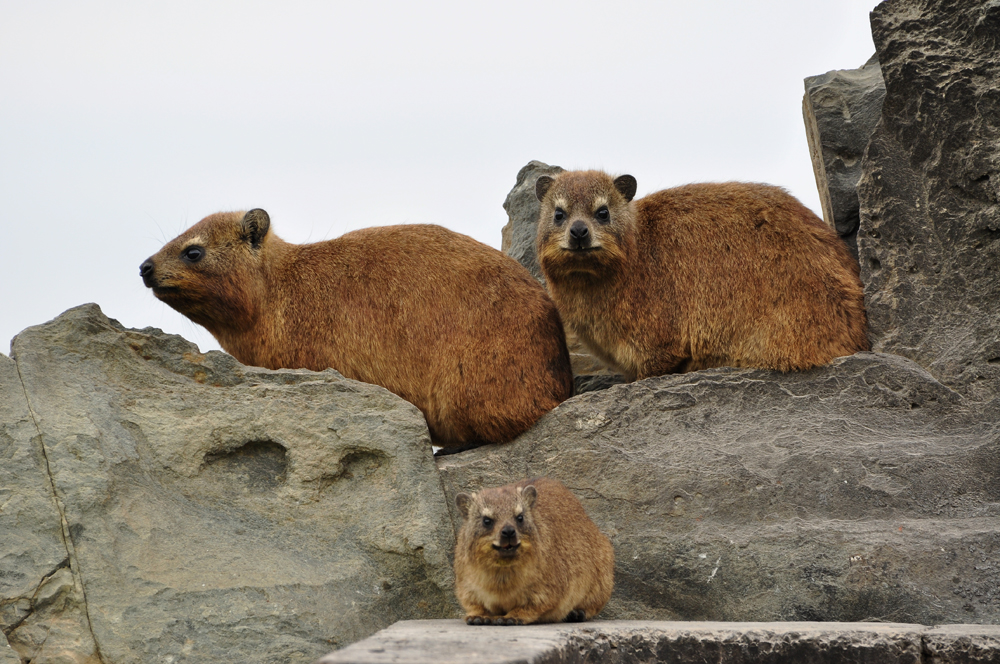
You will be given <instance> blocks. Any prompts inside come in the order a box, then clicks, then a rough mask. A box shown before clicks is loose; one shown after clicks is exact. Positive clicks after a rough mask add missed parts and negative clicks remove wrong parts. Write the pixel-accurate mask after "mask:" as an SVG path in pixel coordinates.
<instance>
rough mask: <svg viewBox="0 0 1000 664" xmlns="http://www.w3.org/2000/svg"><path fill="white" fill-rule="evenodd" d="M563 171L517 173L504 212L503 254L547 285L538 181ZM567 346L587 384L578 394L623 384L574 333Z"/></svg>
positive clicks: (535, 167)
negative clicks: (539, 242)
mask: <svg viewBox="0 0 1000 664" xmlns="http://www.w3.org/2000/svg"><path fill="white" fill-rule="evenodd" d="M562 172H563V169H562V168H560V167H559V166H549V165H548V164H543V163H542V162H540V161H529V162H528V164H527V165H526V166H525V167H524V168H522V169H521V170H520V171H518V173H517V182H516V183H515V184H514V188H513V189H511V190H510V193H509V194H507V199H506V200H505V201H504V202H503V209H504V210H506V211H507V224H506V225H505V226H504V227H503V230H502V233H501V234H502V242H501V245H500V248H501V250H502V251H503V252H504V253H505V254H507V255H508V256H510V257H511V258H513V259H515V260H516V261H518V262H519V263H520V264H521V265H523V266H524V267H526V268H528V271H529V272H531V276H533V277H534V278H535V279H537V280H538V281H540V282H541V283H542V284H543V285H544V284H545V277H544V276H543V275H542V268H541V266H539V264H538V251H537V250H536V247H535V245H536V238H537V236H538V213H539V210H540V209H541V205H540V203H539V202H538V199H537V198H536V197H535V181H536V180H537V179H538V178H539V177H541V176H542V175H557V174H559V173H562ZM566 346H567V347H568V348H569V359H570V364H571V365H572V367H573V375H574V376H576V377H578V378H581V377H586V378H584V379H583V380H577V381H576V385H575V390H576V393H577V394H580V393H582V392H585V391H589V390H594V389H603V388H605V387H607V386H608V385H611V384H614V383H618V382H622V381H623V380H624V379H622V378H617V376H618V374H616V373H615V372H613V371H612V370H611V369H609V368H607V367H606V366H604V364H603V363H602V362H601V361H600V360H598V359H597V358H596V357H595V356H594V354H593V353H591V352H590V350H589V349H587V347H586V346H584V345H583V344H582V343H581V342H580V340H579V339H577V338H576V335H575V334H573V332H572V331H571V330H566ZM590 376H612V377H616V378H610V379H604V380H599V381H594V380H591V379H590V378H589V377H590Z"/></svg>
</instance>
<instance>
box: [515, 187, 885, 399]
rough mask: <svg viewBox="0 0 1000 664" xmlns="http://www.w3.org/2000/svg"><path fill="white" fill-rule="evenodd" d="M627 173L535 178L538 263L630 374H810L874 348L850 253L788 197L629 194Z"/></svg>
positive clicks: (701, 190) (770, 190)
mask: <svg viewBox="0 0 1000 664" xmlns="http://www.w3.org/2000/svg"><path fill="white" fill-rule="evenodd" d="M635 192H636V181H635V178H633V177H632V176H630V175H622V176H619V177H617V178H612V177H611V176H610V175H608V174H606V173H603V172H601V171H565V172H563V173H560V174H559V175H557V176H555V177H549V176H542V177H540V178H538V180H537V181H536V183H535V195H536V197H537V198H538V200H539V201H540V202H541V208H540V212H539V218H538V237H537V248H538V259H539V263H540V265H541V268H542V273H543V274H544V275H545V279H546V285H547V287H548V289H549V293H550V294H551V295H552V299H553V300H554V301H555V303H556V305H557V306H558V308H559V312H560V314H561V315H562V319H563V323H564V324H565V325H567V326H568V327H569V328H570V329H571V330H572V331H573V332H574V333H575V335H576V336H577V337H578V338H579V339H580V340H581V341H582V342H583V343H584V345H586V346H587V347H588V348H590V350H591V351H593V352H594V354H595V355H596V356H597V357H598V358H600V359H601V360H602V361H604V362H605V363H606V364H608V365H609V366H610V367H612V368H615V369H617V370H618V371H620V372H622V373H623V374H625V376H626V377H628V378H629V379H636V378H646V377H649V376H658V375H662V374H665V373H673V372H683V371H693V370H697V369H705V368H709V367H716V366H737V367H759V368H770V369H779V370H781V371H790V370H801V369H809V368H811V367H815V366H818V365H821V364H826V363H828V362H829V361H830V360H832V359H833V358H835V357H839V356H842V355H850V354H852V353H855V352H857V351H860V350H868V348H869V343H868V335H867V320H866V316H865V310H864V293H863V290H862V287H861V281H860V278H859V269H858V264H857V261H855V260H854V259H853V258H852V257H851V255H850V253H849V252H848V250H847V247H846V246H845V245H844V243H843V242H842V241H841V240H840V238H839V237H838V236H837V235H836V233H834V231H833V230H832V229H831V228H829V227H828V226H827V225H826V224H824V223H823V222H822V221H821V220H820V219H818V218H817V217H816V215H814V214H813V213H812V212H810V211H809V210H808V209H807V208H806V207H805V206H803V205H802V204H801V203H799V201H797V200H796V199H795V198H793V197H792V196H791V195H789V194H788V193H787V192H785V191H784V190H782V189H780V188H778V187H772V186H768V185H762V184H749V183H741V182H727V183H721V184H692V185H686V186H683V187H677V188H675V189H666V190H663V191H660V192H657V193H654V194H650V195H649V196H646V197H644V198H640V199H636V200H634V196H635Z"/></svg>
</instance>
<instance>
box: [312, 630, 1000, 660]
mask: <svg viewBox="0 0 1000 664" xmlns="http://www.w3.org/2000/svg"><path fill="white" fill-rule="evenodd" d="M925 653H926V654H925ZM932 657H937V658H939V659H932ZM998 660H1000V626H993V625H991V626H985V627H984V626H978V625H951V626H948V627H946V628H927V627H924V626H922V625H906V624H893V623H889V624H873V623H808V622H806V623H765V622H748V623H710V622H652V621H635V622H631V621H629V622H625V621H601V620H598V621H594V622H589V623H585V624H581V625H565V624H563V625H529V626H526V627H499V628H498V627H470V626H468V625H465V624H464V623H462V622H461V621H458V620H412V621H406V622H400V623H397V624H395V625H393V626H392V627H390V628H388V629H385V630H383V631H381V632H379V633H378V634H376V635H374V636H373V637H371V638H369V639H366V640H365V641H362V642H361V643H356V644H354V645H352V646H351V647H349V648H346V649H344V650H342V651H340V652H337V653H333V654H331V655H328V656H327V657H324V658H323V659H322V660H320V664H389V663H390V662H395V663H397V664H451V663H454V664H459V663H464V662H481V663H482V664H515V663H522V664H523V663H528V664H570V663H573V664H577V663H579V662H602V663H603V664H633V663H635V664H639V663H640V662H643V663H644V662H671V663H672V664H701V663H702V662H718V663H719V664H743V663H745V662H755V663H756V664H770V663H773V664H779V663H781V664H783V663H785V662H829V663H830V664H834V663H836V664H847V663H850V662H857V663H858V664H862V663H863V664H917V663H920V662H927V663H928V664H930V663H931V662H934V663H935V664H944V663H945V662H948V663H951V664H958V663H959V662H963V663H964V662H968V663H970V664H971V663H973V662H984V663H985V662H996V661H998Z"/></svg>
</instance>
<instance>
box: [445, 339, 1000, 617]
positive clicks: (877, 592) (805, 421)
mask: <svg viewBox="0 0 1000 664" xmlns="http://www.w3.org/2000/svg"><path fill="white" fill-rule="evenodd" d="M998 420H1000V417H998V416H997V413H996V412H995V411H994V412H991V413H987V414H985V415H984V414H983V413H981V412H978V411H977V410H976V409H975V408H972V407H970V405H969V404H968V403H967V402H966V400H965V399H964V398H962V397H961V396H960V395H959V394H958V393H956V392H954V391H952V390H950V389H949V388H947V387H946V386H944V385H942V384H941V383H939V382H937V381H936V380H934V379H933V378H932V377H931V376H930V375H929V374H928V373H927V372H926V371H924V370H922V369H921V368H919V367H918V366H916V365H915V364H913V363H912V362H909V361H907V360H905V359H903V358H899V357H895V356H888V355H876V354H871V353H862V354H859V355H856V356H852V357H847V358H840V359H838V360H835V361H834V363H833V364H832V365H830V366H828V367H823V368H819V369H815V370H812V371H808V372H802V373H795V374H780V373H773V372H767V371H748V370H733V369H719V370H711V371H703V372H697V373H692V374H682V375H675V376H665V377H661V378H654V379H648V380H644V381H639V382H636V383H632V384H629V385H619V386H615V387H612V388H610V389H608V390H605V391H602V392H593V393H589V394H584V395H581V396H579V397H576V398H574V399H571V400H569V401H567V402H565V403H563V404H562V405H560V406H559V407H558V408H556V409H555V410H553V411H552V412H551V413H549V414H548V415H546V416H545V417H543V418H542V419H541V420H540V421H539V423H538V424H537V425H536V426H535V427H534V428H533V429H532V430H530V431H528V432H527V433H525V434H524V435H522V436H521V437H520V438H518V439H517V440H515V441H514V442H512V443H510V444H508V445H505V446H503V447H500V448H493V449H479V450H473V451H470V452H466V453H463V454H461V455H456V456H453V457H446V458H442V459H439V460H438V467H439V468H440V469H441V471H442V476H443V479H444V483H445V488H446V491H447V492H448V495H449V505H452V500H453V496H454V495H455V494H456V493H458V492H459V491H470V490H477V489H479V488H480V487H483V486H494V485H500V484H505V483H507V482H510V481H513V480H515V479H519V478H522V477H531V476H537V475H550V476H553V477H556V478H558V479H560V480H561V481H562V482H563V483H565V484H566V485H567V486H568V487H569V488H570V489H571V490H573V491H574V492H575V493H576V495H577V496H578V497H579V498H580V499H581V500H582V502H583V503H584V506H585V507H586V509H587V510H588V512H589V513H590V515H591V516H592V517H593V518H594V520H595V522H596V523H597V525H598V526H599V527H600V528H601V529H602V530H603V531H604V532H605V533H607V534H608V535H609V536H610V537H611V539H612V542H613V544H614V546H615V553H616V577H615V583H616V587H615V592H614V594H613V595H612V598H611V601H610V602H609V604H608V606H607V607H606V608H605V610H604V612H603V613H602V614H601V615H602V617H604V618H620V619H625V618H627V619H689V620H737V621H740V620H751V619H754V620H840V621H856V620H882V621H894V622H897V621H903V622H919V623H923V624H934V623H941V622H960V623H965V622H997V621H1000V587H998V586H997V583H996V579H997V578H998V576H1000V518H998V517H1000V483H998V482H997V477H1000V429H998V424H997V422H998ZM452 517H453V519H454V521H455V523H457V522H458V515H457V514H456V513H455V510H454V508H453V507H452Z"/></svg>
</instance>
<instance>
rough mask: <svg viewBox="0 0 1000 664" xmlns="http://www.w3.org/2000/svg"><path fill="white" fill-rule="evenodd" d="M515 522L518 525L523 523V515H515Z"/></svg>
mask: <svg viewBox="0 0 1000 664" xmlns="http://www.w3.org/2000/svg"><path fill="white" fill-rule="evenodd" d="M517 522H518V523H524V515H523V514H518V515H517Z"/></svg>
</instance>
